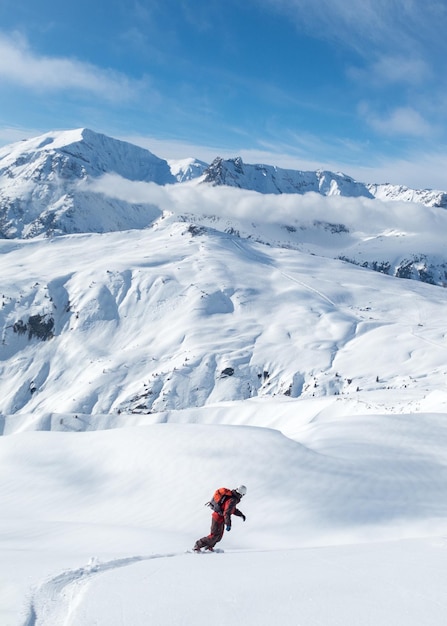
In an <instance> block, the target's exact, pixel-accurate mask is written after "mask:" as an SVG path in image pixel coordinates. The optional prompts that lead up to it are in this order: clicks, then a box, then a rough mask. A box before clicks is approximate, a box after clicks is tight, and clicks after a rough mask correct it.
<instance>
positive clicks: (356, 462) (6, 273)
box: [0, 134, 447, 626]
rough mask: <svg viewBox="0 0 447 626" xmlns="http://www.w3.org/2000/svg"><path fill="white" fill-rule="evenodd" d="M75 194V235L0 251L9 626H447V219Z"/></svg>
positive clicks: (314, 202) (200, 193) (340, 201)
mask: <svg viewBox="0 0 447 626" xmlns="http://www.w3.org/2000/svg"><path fill="white" fill-rule="evenodd" d="M83 137H84V135H83ZM78 139H79V135H76V134H75V135H72V134H70V136H69V137H65V138H63V137H59V138H58V139H57V142H59V141H60V142H61V146H62V148H61V149H63V150H65V148H64V146H66V145H68V144H70V145H71V143H70V142H72V143H74V144H76V143H77V140H78ZM84 140H85V137H84V139H83V140H82V142H81V144H82V146H83V145H84ZM54 141H55V142H56V139H55V138H54ZM57 142H56V143H57ZM48 146H50V143H48ZM56 147H57V150H59V144H57V146H56ZM42 149H43V148H42ZM76 149H77V148H76ZM82 149H84V148H82ZM123 149H124V148H123ZM126 149H127V148H126ZM30 150H31V148H30ZM32 151H34V152H35V153H36V154H37V152H39V148H38V146H34V147H32V150H31V152H32ZM73 151H75V148H73ZM36 158H37V157H36ZM113 159H115V157H113ZM81 160H82V159H81ZM16 166H17V167H19V165H17V163H16ZM16 166H15V167H16ZM11 171H12V170H11ZM14 171H15V170H14ZM45 184H46V183H43V182H42V184H40V183H38V181H36V180H34V181H33V188H34V189H36V190H40V191H42V189H43V188H44V187H45ZM76 184H77V185H79V187H80V191H82V193H84V194H91V195H90V196H89V197H90V200H89V202H88V203H87V204H86V209H90V213H88V214H87V213H86V214H85V216H84V217H85V224H84V226H85V228H84V230H85V231H86V232H83V233H79V234H70V235H65V236H59V237H45V238H43V237H33V238H28V239H20V238H14V239H9V240H8V239H3V240H1V241H0V258H1V262H2V289H1V292H0V297H1V302H0V328H1V332H2V341H1V344H0V475H1V477H2V478H1V480H0V501H1V503H2V508H1V514H0V624H1V625H2V626H98V624H107V626H123V625H124V624H125V625H126V626H127V625H130V624H131V625H132V626H147V624H161V625H163V626H180V625H182V624H188V626H189V625H191V624H194V625H195V626H202V625H203V626H205V624H209V622H210V621H212V622H213V624H224V623H225V624H227V623H228V622H232V623H236V624H238V623H239V624H244V626H255V625H256V626H259V625H262V626H264V625H265V626H270V625H271V624H284V625H287V626H289V625H290V626H296V624H301V625H302V626H321V625H322V624H324V626H339V625H343V626H371V625H374V626H390V625H392V626H420V625H421V624H424V625H425V624H427V625H430V626H443V625H444V623H445V614H446V609H447V601H446V600H445V586H446V583H447V575H446V569H445V556H446V550H447V539H446V524H447V505H446V503H447V473H446V463H445V449H446V445H447V387H446V373H447V368H446V354H447V334H446V329H445V310H446V304H447V301H446V298H447V292H446V290H445V289H443V288H442V286H441V285H442V282H443V279H444V278H445V276H443V274H442V271H443V264H444V263H445V251H444V248H445V241H444V240H445V237H444V233H445V230H446V222H445V220H446V219H447V214H446V213H445V211H444V210H443V209H440V208H437V207H426V206H423V205H420V204H414V203H401V202H396V203H384V202H381V201H379V200H372V199H367V198H361V197H357V198H345V197H342V196H330V197H322V196H321V195H320V194H317V193H312V194H306V195H299V194H298V195H297V194H266V195H263V194H260V193H258V192H254V191H247V190H242V189H234V188H233V189H232V188H230V187H225V186H224V187H213V186H212V185H197V184H196V183H195V182H194V181H191V182H189V183H184V184H182V185H179V184H175V185H170V184H169V185H163V186H162V185H159V184H156V183H154V182H152V181H150V182H147V181H144V180H128V179H127V178H126V176H125V174H124V173H123V172H118V173H116V174H113V175H112V174H108V175H105V176H99V175H96V174H94V175H86V176H85V177H81V178H80V179H79V180H78V182H77V183H76ZM98 197H101V198H103V201H104V202H105V203H114V204H113V206H114V207H120V209H119V210H122V211H123V213H122V217H123V222H122V223H123V224H125V225H126V228H127V227H128V228H130V227H131V226H132V220H130V222H129V221H128V220H129V217H130V218H132V219H133V217H132V215H135V214H133V213H132V211H131V210H130V209H129V211H127V210H125V208H124V205H123V204H122V203H123V201H125V202H127V203H128V205H127V206H128V207H131V206H132V207H136V206H138V205H140V206H141V207H143V208H144V210H145V211H146V210H147V208H148V207H149V206H151V207H152V214H151V215H150V216H149V219H148V221H146V222H145V223H143V222H144V220H142V221H141V224H140V226H137V222H135V225H134V226H132V228H134V229H133V230H124V229H121V230H120V225H119V224H120V223H119V222H118V221H116V215H117V213H116V212H114V210H111V211H105V212H104V214H103V215H102V216H101V214H100V212H99V213H98V211H99V209H98V207H97V205H96V204H95V202H96V200H94V199H95V198H98ZM93 209H94V210H93ZM93 215H94V216H96V217H93ZM106 216H108V219H110V224H109V226H110V227H108V228H107V229H106V230H110V231H113V232H102V233H99V232H91V231H92V230H95V229H98V224H99V223H104V222H103V220H104V219H105V217H106ZM146 217H148V215H146ZM61 219H62V218H61ZM64 219H65V218H64ZM95 219H97V220H98V221H97V222H95V221H94V220H95ZM114 220H115V221H114ZM75 222H76V224H79V223H80V222H79V215H77V216H76V220H75ZM21 223H22V224H24V222H21ZM129 223H130V226H129ZM61 224H62V221H61ZM143 226H144V227H143ZM416 251H417V252H418V254H419V255H420V257H421V258H422V257H423V255H426V259H425V261H424V260H423V259H422V260H419V261H418V262H416V261H414V260H413V266H412V268H413V270H414V272H415V275H414V277H416V278H419V279H421V276H420V275H417V271H418V267H419V270H421V272H423V271H427V268H428V265H427V259H429V258H431V259H433V267H432V268H431V270H430V271H431V272H432V276H434V277H435V278H434V279H433V283H436V284H430V282H423V281H422V280H403V279H399V278H397V277H394V276H392V275H387V274H386V273H385V272H384V271H382V272H380V271H379V272H378V271H371V269H370V267H371V264H372V262H373V261H375V262H376V263H380V262H382V261H384V260H389V259H390V258H391V259H392V264H391V266H392V268H393V271H391V270H390V272H389V273H390V274H392V273H396V270H397V268H398V267H400V263H401V260H402V259H403V258H406V257H408V258H410V255H412V254H415V253H416ZM430 255H431V256H430ZM338 256H349V257H351V259H350V260H354V261H355V263H352V262H349V263H348V262H346V261H344V260H342V259H339V258H336V257H338ZM436 258H437V259H438V260H437V265H436V271H437V272H438V273H437V274H435V269H433V268H434V267H435V263H434V259H436ZM362 259H363V261H368V262H367V263H366V264H365V263H362V262H361V260H362ZM417 263H419V266H417ZM424 263H425V264H426V265H425V269H424ZM363 265H364V266H363ZM376 269H379V268H377V267H376ZM382 269H383V268H382ZM435 279H436V280H435ZM240 483H244V484H246V485H247V486H248V494H247V496H246V497H245V498H244V499H243V501H242V503H241V509H242V510H243V512H244V513H245V514H246V516H247V521H246V522H245V523H244V522H242V520H241V519H240V518H235V519H234V523H233V527H232V530H231V532H230V533H226V534H225V536H224V539H223V541H222V543H221V547H222V549H223V550H224V552H223V553H222V552H221V553H216V554H203V555H197V554H192V553H190V550H191V548H192V546H193V544H194V542H195V540H196V539H197V538H199V537H200V536H203V535H204V534H206V533H208V529H209V521H210V519H209V518H210V512H209V509H208V508H207V507H205V506H204V504H205V502H206V501H207V500H209V498H210V496H211V494H212V493H213V491H214V489H215V488H216V487H219V486H223V485H225V486H229V487H234V486H236V485H237V484H240Z"/></svg>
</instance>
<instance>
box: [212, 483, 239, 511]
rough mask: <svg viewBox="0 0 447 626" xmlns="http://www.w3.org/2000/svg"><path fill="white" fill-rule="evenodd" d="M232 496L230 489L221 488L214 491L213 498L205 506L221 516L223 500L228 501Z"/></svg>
mask: <svg viewBox="0 0 447 626" xmlns="http://www.w3.org/2000/svg"><path fill="white" fill-rule="evenodd" d="M232 495H233V492H232V491H231V489H227V488H226V487H221V488H220V489H216V491H215V492H214V495H213V497H212V498H211V500H210V501H209V502H207V504H208V506H209V507H211V508H212V509H213V511H215V512H216V513H219V514H220V515H222V513H223V505H224V503H225V500H228V498H231V496H232Z"/></svg>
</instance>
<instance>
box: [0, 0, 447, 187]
mask: <svg viewBox="0 0 447 626" xmlns="http://www.w3.org/2000/svg"><path fill="white" fill-rule="evenodd" d="M446 32H447V3H446V2H445V0H424V2H422V1H421V0H320V1H319V2H317V3H316V2H315V1H314V0H244V2H241V1H240V0H225V2H218V1H217V0H189V2H187V1H186V0H151V1H148V0H146V1H143V0H139V1H134V0H126V2H124V0H120V1H118V0H107V2H106V1H103V0H89V1H87V0H76V2H60V0H58V1H57V2H56V1H55V0H39V2H36V1H35V0H21V1H20V2H17V0H14V1H13V0H0V143H1V144H5V143H10V142H12V141H15V140H18V139H21V138H23V137H29V136H33V135H37V134H40V133H43V132H47V131H49V130H56V129H69V128H77V127H89V128H91V129H93V130H96V131H98V132H103V133H105V134H108V135H111V136H113V137H118V138H123V139H128V140H130V141H133V142H135V143H139V144H140V145H144V146H145V147H148V148H149V149H150V150H152V152H154V153H155V154H157V155H159V156H162V157H165V158H183V157H186V156H194V157H197V158H202V159H203V160H205V161H210V160H212V159H213V158H214V157H215V156H217V155H220V156H224V157H229V156H237V155H241V156H242V158H243V159H244V161H246V162H250V163H260V162H262V163H269V164H273V165H278V166H282V167H293V168H296V169H317V168H327V169H332V170H336V171H344V172H346V173H347V174H350V175H352V176H354V177H356V178H357V179H358V180H361V181H364V182H392V183H400V184H406V185H408V186H414V187H434V188H439V189H447V176H446V172H447V141H446V140H447V128H446V126H447V124H446V121H447V119H446V118H447V68H446V61H445V59H446V58H447V55H446V53H447V38H446V35H445V34H446Z"/></svg>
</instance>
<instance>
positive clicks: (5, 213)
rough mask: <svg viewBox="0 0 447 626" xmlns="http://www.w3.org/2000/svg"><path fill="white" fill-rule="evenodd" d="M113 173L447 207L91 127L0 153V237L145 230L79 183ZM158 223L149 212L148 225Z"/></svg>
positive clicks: (444, 200) (396, 191) (438, 195)
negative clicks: (176, 150)
mask: <svg viewBox="0 0 447 626" xmlns="http://www.w3.org/2000/svg"><path fill="white" fill-rule="evenodd" d="M106 173H115V174H118V175H119V176H121V177H122V178H125V179H127V180H131V181H144V182H154V183H156V184H157V185H167V184H179V183H185V182H191V181H194V183H195V184H207V185H213V186H218V185H225V186H230V187H237V188H240V189H247V190H252V191H256V192H259V193H262V194H304V193H307V192H315V193H319V194H322V195H324V196H333V195H339V196H345V197H365V198H379V199H382V200H402V201H405V202H421V203H423V204H425V205H427V206H436V207H442V208H447V194H446V193H445V192H442V191H431V190H414V189H408V188H407V187H403V186H396V185H389V184H365V183H361V182H357V181H355V180H354V179H353V178H351V177H349V176H347V175H345V174H341V173H333V172H328V171H320V170H319V171H315V172H304V171H299V170H289V169H281V168H278V167H275V166H272V165H249V164H245V163H243V161H242V159H241V158H240V157H237V158H235V159H227V160H224V159H222V158H220V157H218V158H216V159H215V160H214V161H213V162H212V163H211V164H210V165H208V164H206V163H204V162H203V161H199V160H197V159H193V158H191V159H183V160H177V161H175V160H171V161H169V162H168V161H166V160H164V159H161V158H159V157H157V156H155V155H154V154H152V153H151V152H150V151H149V150H146V149H143V148H141V147H138V146H136V145H133V144H130V143H127V142H124V141H119V140H117V139H112V138H110V137H106V136H105V135H102V134H99V133H96V132H94V131H92V130H89V129H77V130H71V131H63V132H49V133H46V134H45V135H41V136H40V137H36V138H34V139H29V140H24V141H21V142H18V143H15V144H12V145H9V146H5V147H3V148H1V149H0V237H1V238H16V237H21V238H30V237H35V236H38V235H42V234H46V235H54V234H64V233H76V232H92V230H93V231H94V232H106V231H111V230H117V229H118V230H119V229H129V228H142V227H144V226H146V225H147V224H148V214H147V206H144V207H143V206H142V205H141V204H138V203H134V202H125V201H122V200H120V201H117V200H113V199H111V198H106V197H105V196H103V195H101V194H97V193H94V192H92V191H88V190H86V188H85V187H84V186H80V185H79V184H78V183H80V182H81V181H85V180H90V179H95V178H98V177H100V176H102V175H103V174H106ZM153 217H154V214H153V210H152V212H151V211H150V216H149V221H150V219H152V218H153Z"/></svg>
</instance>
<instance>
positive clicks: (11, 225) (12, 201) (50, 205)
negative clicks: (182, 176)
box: [0, 129, 175, 238]
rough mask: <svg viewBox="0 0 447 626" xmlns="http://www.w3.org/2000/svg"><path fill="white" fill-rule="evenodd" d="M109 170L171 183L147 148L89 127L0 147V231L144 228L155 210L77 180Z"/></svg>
mask: <svg viewBox="0 0 447 626" xmlns="http://www.w3.org/2000/svg"><path fill="white" fill-rule="evenodd" d="M110 172H113V173H115V174H117V175H119V176H122V177H123V178H126V179H127V180H133V181H153V182H155V183H157V184H160V185H164V184H166V183H173V182H175V178H174V176H173V175H172V173H171V170H170V168H169V166H168V164H167V162H166V161H164V160H162V159H159V158H158V157H156V156H155V155H153V154H152V153H151V152H149V151H148V150H145V149H143V148H139V147H138V146H134V145H132V144H129V143H126V142H123V141H118V140H116V139H111V138H109V137H106V136H105V135H100V134H98V133H95V132H93V131H91V130H88V129H78V130H73V131H66V132H51V133H47V134H45V135H42V136H40V137H37V138H35V139H30V140H26V141H22V142H19V143H16V144H13V145H12V146H7V147H4V148H2V149H0V236H1V237H6V238H14V237H25V238H26V237H35V236H37V235H41V234H45V235H53V234H56V235H57V234H64V233H76V232H105V231H111V230H119V229H127V228H144V227H145V226H147V225H148V224H149V223H150V222H151V221H152V219H153V218H154V217H155V216H156V215H158V212H157V211H156V210H155V211H154V209H153V208H152V209H151V208H149V207H148V206H147V205H141V204H138V203H132V202H126V201H120V202H118V203H117V202H113V201H112V200H110V199H109V198H105V197H104V196H101V195H98V194H95V193H92V192H91V191H88V190H86V189H85V188H84V187H83V186H82V184H81V183H82V182H85V181H87V180H89V179H94V178H96V177H98V176H101V175H103V174H104V173H110Z"/></svg>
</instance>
